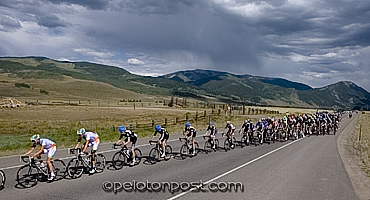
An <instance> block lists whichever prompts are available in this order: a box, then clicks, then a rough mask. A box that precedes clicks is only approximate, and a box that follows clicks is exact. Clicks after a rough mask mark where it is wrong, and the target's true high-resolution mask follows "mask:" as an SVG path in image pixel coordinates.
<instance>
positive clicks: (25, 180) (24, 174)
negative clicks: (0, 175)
mask: <svg viewBox="0 0 370 200" xmlns="http://www.w3.org/2000/svg"><path fill="white" fill-rule="evenodd" d="M38 179H39V172H38V170H37V169H36V168H33V167H31V166H29V165H24V166H22V167H21V168H19V170H18V172H17V183H18V184H19V185H20V186H22V187H23V188H30V187H33V186H35V185H36V184H37V181H38Z"/></svg>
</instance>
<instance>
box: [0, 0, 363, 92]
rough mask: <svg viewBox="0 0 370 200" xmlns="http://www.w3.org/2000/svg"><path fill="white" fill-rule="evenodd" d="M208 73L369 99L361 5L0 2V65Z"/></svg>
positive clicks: (269, 0)
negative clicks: (348, 84) (342, 89)
mask: <svg viewBox="0 0 370 200" xmlns="http://www.w3.org/2000/svg"><path fill="white" fill-rule="evenodd" d="M8 56H11V57H13V56H15V57H23V56H44V57H48V58H51V59H56V60H60V61H87V62H93V63H99V64H106V65H112V66H117V67H122V68H124V69H126V70H128V71H130V72H131V73H134V74H140V75H149V76H159V75H164V74H168V73H172V72H176V71H183V70H191V69H207V70H217V71H226V72H230V73H234V74H250V75H258V76H267V77H280V78H285V79H288V80H291V81H296V82H301V83H305V84H307V85H310V86H312V87H323V86H326V85H329V84H332V83H335V82H338V81H353V82H354V83H355V84H357V85H359V86H361V87H363V88H364V89H366V90H367V91H370V78H369V77H370V1H369V0H266V1H252V0H0V57H8Z"/></svg>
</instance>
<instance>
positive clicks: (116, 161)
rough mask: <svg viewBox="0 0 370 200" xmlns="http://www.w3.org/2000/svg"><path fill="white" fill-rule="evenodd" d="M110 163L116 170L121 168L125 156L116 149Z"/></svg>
mask: <svg viewBox="0 0 370 200" xmlns="http://www.w3.org/2000/svg"><path fill="white" fill-rule="evenodd" d="M112 165H113V167H114V169H116V170H119V169H122V167H123V166H124V165H126V156H125V155H124V154H123V153H122V152H121V151H118V152H117V153H115V154H114V155H113V158H112Z"/></svg>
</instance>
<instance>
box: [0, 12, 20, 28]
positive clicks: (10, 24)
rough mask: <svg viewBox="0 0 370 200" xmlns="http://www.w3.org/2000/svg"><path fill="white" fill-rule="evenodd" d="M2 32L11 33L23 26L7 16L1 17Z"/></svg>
mask: <svg viewBox="0 0 370 200" xmlns="http://www.w3.org/2000/svg"><path fill="white" fill-rule="evenodd" d="M0 25H1V26H0V31H4V32H11V31H15V30H17V29H19V28H21V27H22V26H21V24H20V23H19V21H18V20H17V19H15V18H12V17H10V16H7V15H0Z"/></svg>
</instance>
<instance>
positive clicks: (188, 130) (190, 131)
mask: <svg viewBox="0 0 370 200" xmlns="http://www.w3.org/2000/svg"><path fill="white" fill-rule="evenodd" d="M183 134H184V135H185V136H186V139H187V141H188V142H191V143H192V144H193V156H194V155H195V139H194V138H195V137H196V136H197V130H196V129H195V128H194V127H193V126H191V124H190V122H186V123H185V129H184V131H183Z"/></svg>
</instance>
